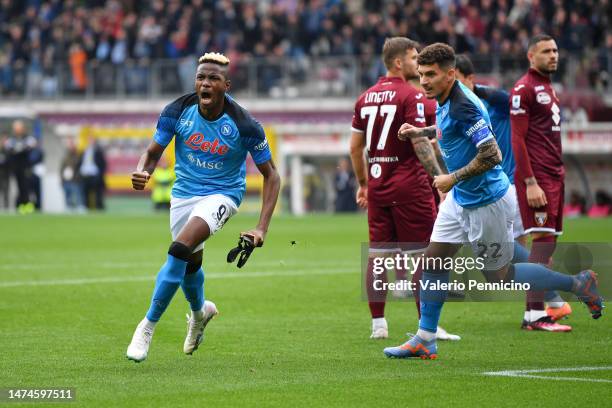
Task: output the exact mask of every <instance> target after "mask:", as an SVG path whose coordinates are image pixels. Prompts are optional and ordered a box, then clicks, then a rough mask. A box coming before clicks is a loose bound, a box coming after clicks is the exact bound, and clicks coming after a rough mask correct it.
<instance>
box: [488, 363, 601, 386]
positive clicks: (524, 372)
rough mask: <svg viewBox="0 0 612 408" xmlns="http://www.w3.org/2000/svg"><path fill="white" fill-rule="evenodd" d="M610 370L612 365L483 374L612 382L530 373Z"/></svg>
mask: <svg viewBox="0 0 612 408" xmlns="http://www.w3.org/2000/svg"><path fill="white" fill-rule="evenodd" d="M606 370H612V366H607V367H568V368H540V369H534V370H504V371H487V372H484V373H482V374H483V375H489V376H498V377H519V378H537V379H543V380H553V381H583V382H598V383H612V380H607V379H604V378H580V377H550V376H546V375H534V374H532V373H540V374H541V373H563V372H572V371H573V372H581V371H606Z"/></svg>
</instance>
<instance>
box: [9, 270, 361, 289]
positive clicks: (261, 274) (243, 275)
mask: <svg viewBox="0 0 612 408" xmlns="http://www.w3.org/2000/svg"><path fill="white" fill-rule="evenodd" d="M358 272H359V268H333V269H329V268H328V269H321V268H318V269H316V270H298V271H297V272H270V271H267V272H266V271H256V272H231V271H229V272H227V273H223V274H220V273H207V274H206V279H251V278H267V277H292V276H320V275H345V274H351V273H358ZM153 280H155V276H153V275H148V276H124V277H119V276H107V277H100V278H81V279H54V280H39V281H36V280H32V281H14V282H0V289H2V288H15V287H20V286H63V285H89V284H94V283H124V282H147V281H153Z"/></svg>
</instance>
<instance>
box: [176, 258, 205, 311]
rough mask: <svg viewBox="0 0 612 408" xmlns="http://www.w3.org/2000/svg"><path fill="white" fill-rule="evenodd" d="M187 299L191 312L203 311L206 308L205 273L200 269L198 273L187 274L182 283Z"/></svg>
mask: <svg viewBox="0 0 612 408" xmlns="http://www.w3.org/2000/svg"><path fill="white" fill-rule="evenodd" d="M181 288H182V289H183V293H184V294H185V299H187V301H188V302H189V304H190V305H191V310H193V311H196V310H201V309H202V306H204V271H203V270H202V268H200V269H198V271H197V272H196V273H190V274H185V277H184V278H183V281H182V282H181Z"/></svg>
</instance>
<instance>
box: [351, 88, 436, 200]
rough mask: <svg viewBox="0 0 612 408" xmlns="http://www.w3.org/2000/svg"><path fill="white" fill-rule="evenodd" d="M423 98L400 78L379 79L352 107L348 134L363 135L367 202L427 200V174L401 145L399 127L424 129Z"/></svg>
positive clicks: (407, 145)
mask: <svg viewBox="0 0 612 408" xmlns="http://www.w3.org/2000/svg"><path fill="white" fill-rule="evenodd" d="M424 99H425V96H424V95H423V94H422V93H421V92H419V91H417V90H416V89H415V88H414V87H413V86H412V85H410V84H407V83H406V82H404V81H403V80H402V79H401V78H395V77H382V78H380V79H379V80H378V82H377V83H376V85H374V86H373V87H371V88H370V89H368V90H367V91H365V92H364V93H363V94H362V95H361V96H360V97H359V99H358V100H357V102H356V103H355V112H354V114H353V123H352V130H353V131H355V132H362V133H364V137H365V139H366V149H367V160H368V202H369V203H371V204H372V205H375V206H389V205H397V204H403V203H407V202H410V201H411V200H415V199H423V198H424V197H425V198H426V199H430V198H431V189H430V188H429V186H428V181H427V173H426V172H425V169H424V168H423V165H422V164H421V162H420V161H419V159H418V158H417V157H416V154H415V153H414V149H413V148H412V143H411V142H410V141H401V140H399V139H398V137H397V132H398V130H399V128H400V126H401V125H402V124H403V123H410V124H411V125H413V126H418V127H423V126H425V105H424V103H423V100H424Z"/></svg>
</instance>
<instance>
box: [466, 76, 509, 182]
mask: <svg viewBox="0 0 612 408" xmlns="http://www.w3.org/2000/svg"><path fill="white" fill-rule="evenodd" d="M474 94H475V95H476V96H477V97H479V98H480V100H481V101H482V103H483V104H484V106H485V108H486V109H487V112H488V113H489V118H490V119H491V125H492V126H493V133H495V139H496V140H497V144H498V145H499V150H500V151H501V154H502V162H501V166H502V169H503V170H504V173H506V176H508V179H509V180H510V183H512V184H514V152H512V133H511V132H510V94H509V93H508V92H506V91H504V90H503V89H495V88H491V87H489V86H484V85H474Z"/></svg>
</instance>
